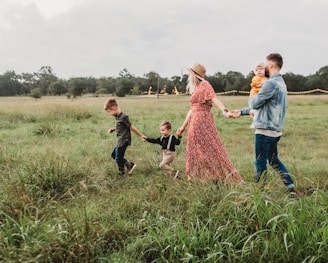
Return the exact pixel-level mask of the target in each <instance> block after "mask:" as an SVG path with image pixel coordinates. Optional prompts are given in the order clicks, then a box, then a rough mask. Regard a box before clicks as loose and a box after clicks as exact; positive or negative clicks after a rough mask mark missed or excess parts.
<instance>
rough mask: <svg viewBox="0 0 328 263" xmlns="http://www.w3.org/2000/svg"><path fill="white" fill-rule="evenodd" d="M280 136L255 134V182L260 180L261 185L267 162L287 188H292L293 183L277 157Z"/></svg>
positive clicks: (265, 173)
mask: <svg viewBox="0 0 328 263" xmlns="http://www.w3.org/2000/svg"><path fill="white" fill-rule="evenodd" d="M279 140H280V137H269V136H265V135H262V134H255V157H256V161H255V166H256V177H255V182H256V183H259V182H260V180H262V187H263V186H264V184H265V182H266V175H267V162H268V161H269V164H270V166H271V167H272V168H273V169H275V170H276V171H277V172H278V173H279V174H280V176H281V179H282V181H283V183H284V184H285V186H286V187H287V188H288V189H291V188H294V183H293V180H292V178H291V175H290V174H289V172H288V170H287V168H286V167H285V165H284V164H283V163H282V162H281V161H280V160H279V158H278V142H279Z"/></svg>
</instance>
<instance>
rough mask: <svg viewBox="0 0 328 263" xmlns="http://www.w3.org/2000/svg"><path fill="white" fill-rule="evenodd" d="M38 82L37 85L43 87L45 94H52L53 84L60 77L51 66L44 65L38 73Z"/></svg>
mask: <svg viewBox="0 0 328 263" xmlns="http://www.w3.org/2000/svg"><path fill="white" fill-rule="evenodd" d="M37 77H38V80H37V83H36V85H37V86H38V87H39V88H40V89H41V92H42V94H43V95H51V94H52V91H51V84H52V83H54V82H56V81H57V80H58V78H57V77H56V75H55V74H54V73H53V70H52V68H51V67H50V66H43V67H41V69H40V70H39V72H38V73H37Z"/></svg>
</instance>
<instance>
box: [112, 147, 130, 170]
mask: <svg viewBox="0 0 328 263" xmlns="http://www.w3.org/2000/svg"><path fill="white" fill-rule="evenodd" d="M128 146H129V144H128V143H127V142H126V143H125V144H124V145H123V146H121V147H115V148H114V150H113V151H112V154H111V156H112V158H113V159H114V160H115V161H116V164H117V166H118V170H119V172H120V173H123V174H124V165H125V164H127V162H128V161H127V160H126V159H125V158H124V154H125V151H126V148H127V147H128Z"/></svg>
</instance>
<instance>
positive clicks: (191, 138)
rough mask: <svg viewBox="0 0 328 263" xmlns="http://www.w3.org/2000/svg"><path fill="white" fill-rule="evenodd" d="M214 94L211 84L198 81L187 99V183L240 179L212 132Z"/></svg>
mask: <svg viewBox="0 0 328 263" xmlns="http://www.w3.org/2000/svg"><path fill="white" fill-rule="evenodd" d="M215 96H216V95H215V92H214V90H213V87H212V86H211V84H210V83H209V82H207V81H202V82H201V83H200V84H199V86H198V87H197V88H196V90H195V92H194V93H193V94H192V96H191V98H190V102H191V110H192V112H191V115H190V118H189V121H188V134H187V147H186V173H187V177H188V179H189V180H196V181H201V182H206V181H216V180H218V179H221V180H222V181H224V182H227V183H239V182H242V181H243V178H242V177H241V176H240V175H239V173H238V172H237V170H236V168H235V167H234V165H233V164H232V162H231V160H230V158H229V156H228V153H227V151H226V150H225V147H224V145H223V143H222V140H221V138H220V136H219V133H218V131H217V129H216V126H215V123H214V118H213V114H212V112H211V108H212V103H211V101H212V99H213V98H214V97H215Z"/></svg>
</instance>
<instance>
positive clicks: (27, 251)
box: [0, 96, 328, 263]
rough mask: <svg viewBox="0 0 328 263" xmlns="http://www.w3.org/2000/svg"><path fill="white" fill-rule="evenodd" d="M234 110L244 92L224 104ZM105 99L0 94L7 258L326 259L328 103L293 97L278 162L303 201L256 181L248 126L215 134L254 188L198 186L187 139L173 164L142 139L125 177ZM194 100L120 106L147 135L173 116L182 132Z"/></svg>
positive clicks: (1, 216) (2, 232) (220, 121)
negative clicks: (189, 167) (191, 178)
mask: <svg viewBox="0 0 328 263" xmlns="http://www.w3.org/2000/svg"><path fill="white" fill-rule="evenodd" d="M220 98H221V99H222V101H223V102H224V104H225V105H226V106H227V107H228V108H229V109H233V108H240V107H244V106H246V102H247V98H246V97H220ZM105 100H106V98H105V97H99V98H93V97H85V98H79V99H76V100H69V99H67V98H62V97H49V98H42V99H41V100H38V101H35V100H33V99H32V98H2V99H0V117H1V118H0V171H1V172H0V179H1V184H0V194H1V199H0V241H1V242H0V262H133V263H134V262H135V263H138V262H295V263H296V262H297V263H298V262H304V263H305V262H321V263H323V262H328V256H327V255H328V246H327V238H328V236H327V235H328V233H327V232H328V230H327V229H328V220H327V211H328V210H327V209H328V194H327V190H328V186H327V176H328V169H327V165H326V162H327V157H328V155H327V151H326V139H325V138H326V130H327V128H328V122H327V116H328V115H327V113H328V97H327V96H290V97H289V104H288V109H287V119H286V127H285V130H284V135H283V138H282V140H281V142H280V148H279V150H280V157H281V159H282V160H283V162H284V163H285V164H286V166H287V167H288V169H289V170H290V172H291V173H292V175H293V178H294V180H295V182H296V186H297V188H298V189H299V190H300V191H301V192H302V196H301V197H296V196H294V195H291V194H288V193H287V192H286V190H285V189H284V186H283V184H282V182H281V179H280V178H279V176H278V175H277V174H276V173H274V171H272V170H271V169H270V170H269V173H268V185H267V188H266V189H265V191H263V192H261V191H260V190H259V189H258V187H257V186H256V185H254V183H253V176H254V151H253V139H254V138H253V136H254V135H253V131H252V130H251V129H249V125H250V123H251V119H250V118H248V117H243V118H240V119H236V120H229V119H224V118H223V117H222V116H221V115H220V113H219V111H218V110H217V109H213V114H214V117H215V120H216V125H217V129H218V131H219V133H220V136H221V137H222V140H223V142H224V144H225V147H226V149H227V151H228V152H229V154H230V157H231V159H232V160H233V162H234V164H235V166H236V167H237V168H238V169H239V171H240V173H241V174H242V176H243V177H244V178H245V180H246V183H245V184H242V185H238V186H228V185H224V184H220V183H217V184H214V183H191V182H188V181H187V180H186V178H185V175H184V172H183V171H184V168H185V160H184V156H185V143H186V141H185V138H183V140H182V144H181V145H179V146H178V147H177V153H176V154H177V155H176V160H175V161H174V163H173V165H174V166H175V167H176V168H177V169H179V170H180V171H181V177H180V179H179V180H173V179H172V178H169V177H167V176H165V175H164V174H163V173H162V171H160V169H159V168H158V164H159V162H160V159H161V150H160V148H159V147H157V146H156V145H152V144H149V143H144V142H142V141H141V140H140V139H139V138H138V137H137V136H135V135H132V136H133V142H132V145H131V146H130V147H128V149H127V152H126V157H127V158H128V159H131V160H133V161H134V162H136V163H137V169H136V170H135V171H134V173H133V175H132V176H127V177H126V178H121V177H119V176H118V174H117V168H116V165H115V162H114V161H113V160H111V159H110V153H111V150H112V148H113V147H114V146H115V141H116V138H115V135H109V134H107V132H106V131H107V129H108V128H109V127H112V126H114V124H115V121H114V118H113V117H111V116H109V115H108V114H106V112H105V111H103V104H104V102H105ZM188 100H189V97H188V96H166V97H165V96H163V97H160V98H159V99H157V98H153V97H126V98H119V99H118V102H119V104H120V106H121V108H122V109H123V111H124V112H126V113H127V114H128V115H129V116H130V119H131V121H132V123H133V125H135V126H136V127H137V128H138V129H139V130H141V131H142V132H143V133H144V134H145V135H147V136H149V137H155V136H158V134H159V127H158V125H159V124H160V122H161V121H162V120H164V119H165V120H166V119H167V120H170V121H171V122H172V125H173V130H174V131H175V130H176V129H177V128H178V127H179V126H180V125H181V123H182V122H183V120H184V118H185V114H186V113H187V111H188V109H189V101H188Z"/></svg>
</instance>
